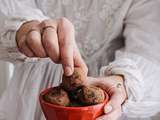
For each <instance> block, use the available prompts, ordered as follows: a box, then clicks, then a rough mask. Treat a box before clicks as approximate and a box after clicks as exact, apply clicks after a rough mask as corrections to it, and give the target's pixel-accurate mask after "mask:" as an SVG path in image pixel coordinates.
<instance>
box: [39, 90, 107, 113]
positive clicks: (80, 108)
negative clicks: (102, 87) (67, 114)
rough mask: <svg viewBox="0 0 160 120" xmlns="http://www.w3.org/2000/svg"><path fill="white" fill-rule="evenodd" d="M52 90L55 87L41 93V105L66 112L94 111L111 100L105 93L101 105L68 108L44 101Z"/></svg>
mask: <svg viewBox="0 0 160 120" xmlns="http://www.w3.org/2000/svg"><path fill="white" fill-rule="evenodd" d="M51 89H53V87H51V88H48V89H46V90H44V91H42V92H41V93H40V103H41V104H45V105H47V106H49V107H53V108H59V109H66V110H71V109H72V110H82V109H84V110H85V109H92V108H96V107H98V106H101V105H103V104H106V103H107V101H108V99H109V96H108V94H107V93H106V92H105V91H104V93H105V100H104V101H103V102H102V103H99V104H95V105H90V106H78V107H77V106H76V107H73V106H67V107H66V106H60V105H54V104H51V103H49V102H47V101H45V100H44V95H45V94H47V93H48V92H49V91H50V90H51Z"/></svg>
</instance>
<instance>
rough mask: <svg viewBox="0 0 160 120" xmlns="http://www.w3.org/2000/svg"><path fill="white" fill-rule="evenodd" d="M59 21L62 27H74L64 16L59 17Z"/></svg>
mask: <svg viewBox="0 0 160 120" xmlns="http://www.w3.org/2000/svg"><path fill="white" fill-rule="evenodd" d="M60 23H61V24H62V26H64V27H65V26H66V27H69V28H70V29H74V25H73V24H72V22H71V21H70V20H69V19H67V18H65V17H62V18H60Z"/></svg>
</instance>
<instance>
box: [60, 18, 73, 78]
mask: <svg viewBox="0 0 160 120" xmlns="http://www.w3.org/2000/svg"><path fill="white" fill-rule="evenodd" d="M58 39H59V45H60V55H61V62H62V65H63V68H64V73H65V75H66V76H70V75H72V73H73V70H74V68H73V67H74V62H73V41H74V40H75V35H74V28H73V25H72V24H71V23H70V22H69V21H68V20H67V19H65V18H61V19H60V20H59V25H58Z"/></svg>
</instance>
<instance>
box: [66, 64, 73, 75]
mask: <svg viewBox="0 0 160 120" xmlns="http://www.w3.org/2000/svg"><path fill="white" fill-rule="evenodd" d="M65 75H66V76H70V75H72V69H71V67H69V66H67V67H65Z"/></svg>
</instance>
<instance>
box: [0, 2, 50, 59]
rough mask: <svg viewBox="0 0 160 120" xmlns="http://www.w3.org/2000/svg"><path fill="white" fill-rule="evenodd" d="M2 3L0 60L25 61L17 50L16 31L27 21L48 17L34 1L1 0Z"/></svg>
mask: <svg viewBox="0 0 160 120" xmlns="http://www.w3.org/2000/svg"><path fill="white" fill-rule="evenodd" d="M0 3H1V4H0V17H1V19H0V60H7V61H10V62H16V61H23V60H24V59H25V58H26V57H25V56H24V55H22V54H21V53H20V52H19V51H18V49H17V45H16V40H15V35H16V31H17V30H18V28H19V27H20V26H21V24H22V23H24V22H26V21H29V20H40V21H41V20H44V19H47V18H48V17H47V16H45V15H44V14H43V12H42V11H41V10H40V9H39V8H38V7H37V5H36V2H35V1H34V0H0Z"/></svg>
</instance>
